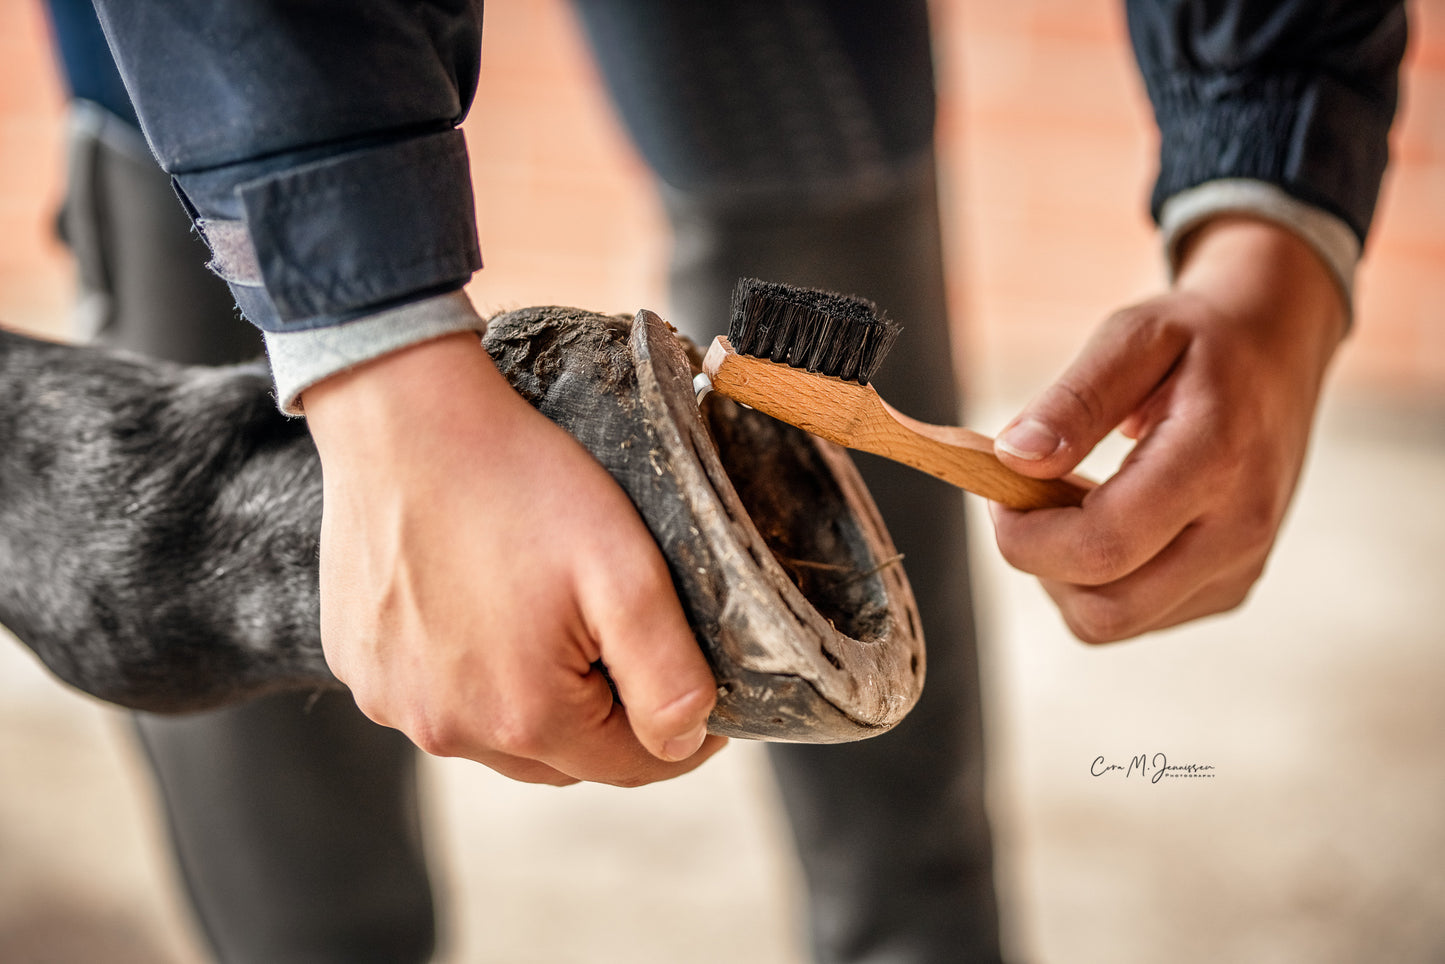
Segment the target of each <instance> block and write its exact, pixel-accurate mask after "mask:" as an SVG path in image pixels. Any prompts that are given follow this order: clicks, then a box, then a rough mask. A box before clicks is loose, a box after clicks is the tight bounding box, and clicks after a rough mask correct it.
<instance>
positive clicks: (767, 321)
mask: <svg viewBox="0 0 1445 964" xmlns="http://www.w3.org/2000/svg"><path fill="white" fill-rule="evenodd" d="M900 331H902V329H901V328H900V327H899V326H898V325H897V324H895V323H894V322H892V321H890V320H889V319H887V318H884V317H882V316H881V315H880V314H879V311H878V306H877V305H875V304H874V303H873V302H871V301H868V300H867V299H864V298H858V297H855V296H853V295H840V294H835V293H833V292H831V291H822V290H819V289H817V288H796V287H794V286H793V285H786V284H780V283H778V282H772V281H759V280H758V279H757V278H743V279H742V280H740V281H739V282H738V284H737V287H736V288H735V289H733V304H732V321H731V323H730V324H729V326H728V341H729V342H731V343H732V346H733V350H734V351H736V352H737V353H738V354H740V355H752V356H754V357H756V358H766V359H768V360H769V361H775V362H783V363H785V364H788V365H792V366H793V367H794V368H803V369H806V370H808V371H810V372H817V373H818V374H820V375H833V376H836V377H838V378H846V379H848V380H850V381H855V382H861V383H863V384H867V383H868V381H869V380H870V379H872V377H873V376H874V374H875V373H877V371H878V369H879V367H880V366H881V365H882V364H883V359H884V358H885V357H887V355H888V350H889V349H890V348H892V347H893V343H894V342H895V341H897V340H898V333H899V332H900Z"/></svg>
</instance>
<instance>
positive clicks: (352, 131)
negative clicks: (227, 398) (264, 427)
mask: <svg viewBox="0 0 1445 964" xmlns="http://www.w3.org/2000/svg"><path fill="white" fill-rule="evenodd" d="M97 7H98V8H99V12H100V15H101V18H102V21H103V23H104V25H105V28H106V33H107V36H108V38H109V40H110V43H111V45H112V48H113V49H114V51H115V53H116V56H117V61H118V64H119V66H120V68H121V72H122V75H123V76H124V78H125V81H126V85H127V88H128V90H129V92H130V94H131V97H132V99H133V100H134V102H135V106H136V109H137V112H138V113H139V115H140V118H141V121H142V124H143V126H144V129H145V132H146V135H147V138H148V140H149V142H150V144H151V147H152V150H153V151H154V152H155V154H156V156H157V158H158V159H159V160H160V162H161V164H162V166H163V167H164V168H165V169H166V170H167V171H168V172H169V173H170V174H171V175H172V176H173V177H174V179H175V183H176V186H177V189H178V193H179V194H180V195H181V197H182V200H183V201H184V202H185V203H186V204H187V206H188V208H189V210H190V212H191V214H192V216H193V218H194V219H195V220H196V221H197V223H198V225H199V226H200V228H201V229H202V231H203V233H204V234H205V235H206V237H207V240H208V241H209V242H210V243H211V247H212V252H213V262H212V266H213V268H214V269H215V270H216V271H217V273H219V274H220V275H222V277H224V278H226V280H227V281H228V282H229V283H230V287H231V290H232V293H233V294H234V295H235V297H236V301H237V303H238V305H239V306H240V307H241V309H242V311H243V313H244V314H245V315H246V317H247V318H248V319H249V320H250V321H252V322H253V323H254V324H256V325H258V326H259V327H261V328H262V329H264V330H265V331H267V332H268V333H270V334H272V335H276V336H283V337H282V340H283V341H284V342H285V344H286V347H287V348H288V349H289V351H288V352H283V354H284V355H285V357H286V358H287V359H290V360H289V361H288V362H286V364H288V365H289V369H286V368H283V370H281V371H278V373H277V374H278V380H279V381H281V382H282V384H281V385H280V388H281V391H282V394H283V395H284V396H293V395H294V394H295V393H296V392H297V391H299V390H300V389H301V388H304V387H305V385H306V384H309V383H311V382H314V381H315V380H316V377H317V376H318V374H320V375H324V374H328V373H329V372H327V371H320V370H319V369H318V367H317V363H318V360H320V359H330V362H331V364H332V366H333V367H332V369H331V370H332V371H339V370H341V369H343V368H345V367H349V366H350V365H354V364H356V363H358V362H361V361H365V360H366V359H367V358H370V357H374V356H375V354H376V351H377V348H378V346H385V347H388V348H394V347H397V346H399V345H402V344H406V343H409V342H411V341H417V340H421V339H423V338H429V337H435V336H436V335H437V334H440V333H445V331H454V330H460V329H462V328H478V327H480V321H479V320H477V319H476V317H475V314H474V313H473V312H471V311H470V309H469V308H463V306H461V305H460V304H459V303H458V302H456V300H455V299H445V298H443V299H442V300H441V301H440V302H439V303H437V304H434V305H431V306H429V307H428V308H426V309H424V310H413V311H410V312H408V311H406V310H404V309H406V308H407V306H409V305H414V304H416V303H417V302H423V301H426V300H428V299H433V298H436V297H437V296H438V295H444V294H446V293H447V292H455V291H457V290H458V289H460V288H461V287H462V285H464V284H465V283H466V281H467V279H468V278H469V277H470V276H471V274H472V273H473V272H474V271H475V270H476V269H477V268H479V267H480V265H481V258H480V254H479V247H478V243H477V235H476V226H475V218H474V212H473V205H472V188H471V179H470V174H469V169H468V162H467V154H466V146H465V142H464V140H463V137H462V134H461V132H460V131H459V130H456V129H455V127H456V124H457V123H459V122H460V120H461V118H462V117H463V115H464V114H465V113H466V110H467V108H468V106H469V105H470V103H471V99H472V95H473V93H474V89H475V84H476V70H477V57H478V51H479V44H480V30H481V3H480V0H474V2H472V3H469V4H465V5H463V6H462V7H461V8H460V9H458V10H455V11H443V10H441V9H437V8H422V9H418V7H417V5H415V4H406V3H400V2H390V0H387V2H382V0H371V2H368V3H366V4H364V5H357V7H354V8H349V9H350V12H351V15H348V16H338V15H337V14H336V11H335V8H334V5H331V4H326V3H289V4H284V5H279V6H278V5H275V4H255V3H249V2H229V0H206V2H204V3H202V2H167V3H142V4H131V3H120V2H113V0H100V2H99V3H98V4H97ZM399 309H400V310H399ZM379 314H380V315H382V316H383V317H382V319H381V320H377V316H378V315H379ZM358 319H366V328H367V331H365V332H363V333H362V334H361V335H358V334H357V332H356V331H355V325H352V326H351V328H352V330H351V331H350V332H342V331H340V330H337V331H332V332H330V333H323V336H321V337H320V338H318V339H315V340H314V344H312V345H310V346H309V347H306V348H305V349H304V353H306V354H308V355H309V358H310V361H309V362H308V364H307V365H306V366H304V368H305V370H304V371H298V370H297V369H298V365H297V364H296V362H295V359H296V358H297V357H298V356H299V355H300V354H302V353H303V349H302V347H301V346H302V345H303V344H304V343H306V342H307V341H308V339H307V338H306V337H305V336H299V335H297V333H299V332H307V331H316V330H320V329H331V328H335V327H336V326H346V325H347V323H354V322H357V320H358ZM381 329H385V331H384V332H383V331H381ZM274 348H275V346H274V345H273V350H274ZM283 361H284V359H283ZM288 371H289V372H290V374H288V373H287V372H288ZM286 400H288V399H287V398H283V401H286Z"/></svg>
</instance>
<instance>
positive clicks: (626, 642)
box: [304, 334, 726, 786]
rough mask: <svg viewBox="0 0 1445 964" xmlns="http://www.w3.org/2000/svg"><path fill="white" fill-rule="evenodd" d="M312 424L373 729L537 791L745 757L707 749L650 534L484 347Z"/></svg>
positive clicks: (332, 633) (340, 395)
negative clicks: (719, 755) (720, 756)
mask: <svg viewBox="0 0 1445 964" xmlns="http://www.w3.org/2000/svg"><path fill="white" fill-rule="evenodd" d="M304 404H305V407H306V413H307V417H308V419H309V421H310V424H311V430H312V435H313V436H314V438H315V439H316V444H317V448H318V449H319V450H320V453H321V459H322V466H323V472H324V500H325V510H324V516H323V522H322V533H321V631H322V643H323V646H324V648H325V651H326V657H327V661H328V663H329V665H330V666H331V669H332V671H333V672H334V673H335V674H336V675H337V677H338V678H339V679H341V680H342V682H344V683H346V684H347V685H348V686H349V687H350V688H351V690H352V692H353V694H354V695H355V697H356V701H357V704H358V706H360V707H361V709H362V711H363V712H365V713H366V714H367V715H368V716H370V717H371V718H372V719H373V720H376V721H377V722H379V723H383V724H385V725H387V726H392V727H395V728H397V729H400V730H401V731H402V732H404V733H406V734H407V736H409V737H410V738H411V739H412V740H413V742H415V743H416V744H417V745H418V746H419V747H421V748H422V749H423V750H425V751H427V752H429V753H433V754H436V755H439V756H460V757H467V758H469V759H472V760H476V761H478V762H481V763H484V764H486V765H487V766H490V767H492V768H493V769H495V770H497V771H498V772H500V773H502V774H504V775H506V776H509V777H512V778H514V779H518V780H523V781H526V782H533V783H551V784H559V785H560V784H566V783H572V782H576V781H578V780H587V781H594V782H599V783H610V784H616V785H622V786H635V785H640V784H645V783H651V782H654V781H657V780H664V779H667V778H670V777H674V776H678V775H680V774H683V773H686V772H688V771H690V770H692V769H694V768H695V767H697V766H698V765H700V764H701V763H702V762H703V761H704V760H706V759H707V758H708V757H709V756H711V755H712V754H713V753H715V752H717V751H718V750H719V749H720V748H721V747H722V746H723V745H724V744H725V742H726V741H725V740H723V739H721V738H719V737H705V726H706V721H707V718H708V714H709V713H710V712H711V710H712V707H713V703H714V702H715V698H716V692H715V685H714V681H713V676H712V672H711V670H710V669H709V667H708V664H707V661H706V659H705V658H704V656H703V654H702V651H701V650H700V649H699V647H698V645H697V642H696V641H695V639H694V638H693V635H692V632H691V630H690V629H689V628H688V625H687V621H686V619H685V617H684V615H683V612H682V607H681V605H680V603H679V602H678V600H677V596H676V593H675V591H674V589H673V586H672V583H671V580H670V578H669V576H668V572H667V567H666V564H665V563H664V561H663V559H662V556H661V553H660V552H659V550H658V548H657V546H656V544H655V543H654V541H653V539H652V536H651V535H650V533H649V532H648V530H647V528H646V526H645V525H644V524H643V522H642V520H641V519H640V518H639V517H638V515H637V513H636V510H635V509H634V508H633V506H632V504H631V503H630V502H629V501H628V500H627V497H626V495H624V494H623V492H622V490H621V489H620V488H619V487H618V486H617V485H616V483H615V482H614V481H613V480H612V478H611V477H610V476H609V475H608V474H607V472H606V470H605V469H603V468H602V466H601V465H599V464H598V463H597V462H596V460H595V459H593V458H592V456H591V455H590V454H588V453H587V452H586V451H585V450H584V449H583V448H582V447H581V446H580V445H579V444H578V443H577V442H576V441H575V440H574V439H573V438H572V437H571V436H569V435H568V434H567V433H566V432H565V431H563V430H562V429H561V428H559V427H557V426H556V425H554V424H553V423H552V422H550V421H549V420H548V419H546V418H545V417H544V416H542V415H540V414H539V413H538V412H536V411H535V410H534V409H533V408H532V407H531V406H529V405H528V404H527V403H526V402H525V401H524V400H523V399H522V398H521V397H520V396H518V395H517V394H516V392H515V391H514V390H513V389H512V387H511V386H510V385H509V384H508V383H507V382H506V380H505V379H503V378H502V376H501V375H500V374H499V373H498V372H497V370H496V368H495V366H494V365H493V364H492V361H491V359H490V358H489V357H488V356H487V354H486V353H485V352H484V351H483V350H482V349H481V347H480V346H479V345H478V343H477V339H476V336H475V335H470V334H460V335H452V336H448V337H445V338H439V339H436V340H435V341H430V342H424V343H422V344H419V345H415V346H412V347H410V348H407V349H403V350H401V351H398V352H396V353H394V354H391V355H387V356H385V357H383V358H381V359H379V360H377V361H374V362H371V363H368V364H366V365H364V366H361V367H359V368H357V369H355V370H353V371H350V372H347V373H344V374H341V375H337V376H333V377H332V378H329V379H327V380H326V381H324V382H322V383H320V384H319V385H317V386H315V387H313V388H310V389H308V390H307V391H306V392H305V395H304ZM599 666H605V667H606V668H607V673H608V674H610V676H611V678H612V681H613V683H615V685H616V688H617V693H618V696H619V698H620V703H619V702H618V701H616V700H614V698H613V694H612V690H611V688H610V687H609V685H608V680H607V677H606V675H604V673H603V671H602V670H601V669H600V668H599Z"/></svg>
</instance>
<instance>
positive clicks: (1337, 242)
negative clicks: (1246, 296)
mask: <svg viewBox="0 0 1445 964" xmlns="http://www.w3.org/2000/svg"><path fill="white" fill-rule="evenodd" d="M1221 214H1249V215H1252V216H1254V217H1258V218H1263V219H1264V220H1266V221H1272V222H1274V223H1275V224H1278V225H1280V226H1281V227H1284V228H1288V229H1289V230H1291V231H1293V232H1294V233H1295V234H1297V235H1299V237H1300V239H1301V240H1302V241H1304V242H1305V243H1306V244H1308V245H1309V246H1310V247H1311V248H1313V249H1314V251H1315V253H1316V254H1318V255H1319V256H1320V258H1322V259H1323V260H1324V262H1325V264H1326V265H1327V266H1328V267H1329V269H1330V274H1332V275H1333V276H1334V279H1335V283H1336V284H1337V285H1339V288H1340V294H1341V296H1342V297H1343V298H1344V299H1345V316H1346V318H1347V319H1348V320H1353V318H1354V313H1355V310H1354V295H1355V266H1356V265H1357V264H1359V261H1360V242H1359V239H1358V238H1356V237H1355V232H1354V231H1352V230H1350V226H1349V225H1347V224H1346V223H1345V222H1344V221H1342V220H1340V219H1339V218H1337V217H1335V216H1334V215H1333V214H1330V213H1328V212H1326V211H1324V210H1322V209H1320V208H1317V207H1315V206H1314V205H1312V204H1306V203H1305V202H1303V201H1301V200H1299V199H1297V198H1294V197H1291V196H1290V195H1289V194H1286V193H1285V192H1284V191H1283V190H1281V189H1280V188H1279V187H1276V186H1275V185H1273V184H1270V183H1269V182H1267V181H1253V180H1247V179H1244V178H1228V179H1222V180H1218V181H1207V182H1205V183H1204V184H1201V185H1199V186H1198V187H1194V188H1190V189H1189V190H1187V191H1181V192H1180V193H1178V194H1176V195H1174V196H1173V197H1171V198H1170V199H1169V200H1167V201H1165V202H1164V207H1163V208H1162V209H1161V210H1160V212H1159V229H1160V231H1161V232H1162V233H1163V236H1164V252H1165V255H1166V257H1168V259H1169V273H1170V275H1171V277H1172V276H1173V275H1174V273H1175V272H1176V271H1178V269H1179V244H1180V242H1181V241H1183V240H1184V238H1185V236H1187V235H1188V234H1189V232H1190V231H1193V230H1194V229H1195V228H1197V227H1199V226H1200V225H1201V224H1203V223H1204V222H1205V221H1207V220H1209V219H1210V218H1212V217H1216V216H1218V215H1221Z"/></svg>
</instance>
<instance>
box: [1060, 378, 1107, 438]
mask: <svg viewBox="0 0 1445 964" xmlns="http://www.w3.org/2000/svg"><path fill="white" fill-rule="evenodd" d="M1048 405H1049V407H1050V408H1052V409H1054V410H1055V411H1056V412H1057V413H1058V414H1059V415H1061V416H1062V417H1063V420H1064V421H1065V423H1066V424H1070V425H1079V424H1083V425H1089V426H1096V425H1099V424H1100V423H1101V422H1102V421H1103V420H1104V411H1105V408H1104V400H1103V398H1102V397H1101V396H1100V395H1099V392H1098V390H1097V389H1096V388H1095V387H1094V386H1093V385H1090V384H1088V383H1086V382H1083V381H1080V380H1078V379H1074V378H1065V379H1063V380H1062V381H1059V382H1058V383H1056V384H1055V385H1054V391H1053V393H1052V397H1051V398H1050V399H1049V402H1048Z"/></svg>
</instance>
